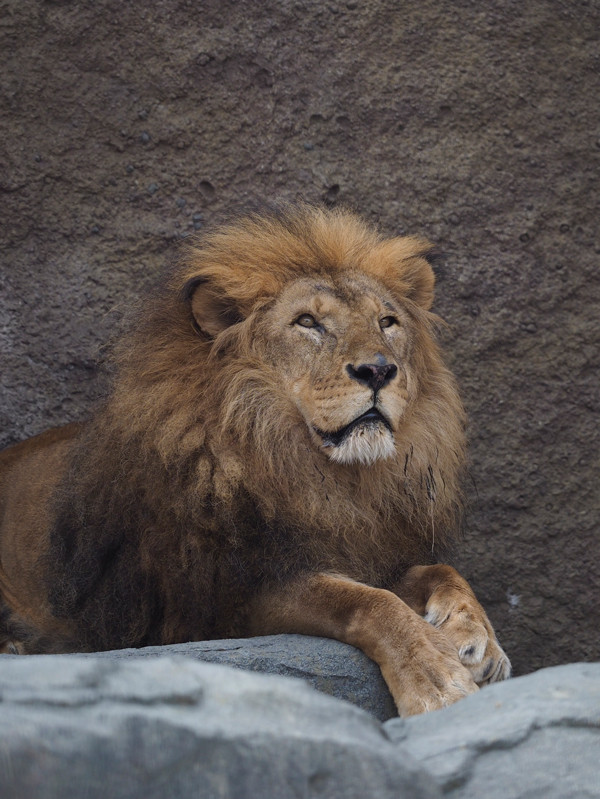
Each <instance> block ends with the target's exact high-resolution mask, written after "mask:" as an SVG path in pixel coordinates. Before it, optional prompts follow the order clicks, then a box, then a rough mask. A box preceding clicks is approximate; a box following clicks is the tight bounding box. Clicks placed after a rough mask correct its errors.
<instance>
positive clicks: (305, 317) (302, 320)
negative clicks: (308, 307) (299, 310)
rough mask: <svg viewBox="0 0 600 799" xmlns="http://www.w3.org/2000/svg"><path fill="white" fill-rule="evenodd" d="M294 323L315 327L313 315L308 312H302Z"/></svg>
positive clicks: (315, 322) (315, 321)
mask: <svg viewBox="0 0 600 799" xmlns="http://www.w3.org/2000/svg"><path fill="white" fill-rule="evenodd" d="M294 324H295V325H300V327H316V326H317V320H316V319H315V317H314V316H311V315H310V314H309V313H303V314H302V315H301V316H299V317H298V318H297V319H296V321H295V322H294Z"/></svg>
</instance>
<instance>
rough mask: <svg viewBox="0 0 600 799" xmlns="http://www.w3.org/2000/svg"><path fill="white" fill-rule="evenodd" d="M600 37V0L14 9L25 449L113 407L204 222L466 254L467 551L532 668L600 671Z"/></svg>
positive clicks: (462, 318) (447, 312) (7, 257)
mask: <svg viewBox="0 0 600 799" xmlns="http://www.w3.org/2000/svg"><path fill="white" fill-rule="evenodd" d="M599 31H600V9H599V7H598V4H597V3H594V2H589V1H588V0H573V2H570V3H566V2H564V3H563V2H555V0H531V2H529V3H522V2H520V0H498V1H497V2H492V3H483V4H482V3H480V2H477V1H476V0H460V1H459V2H453V3H450V2H446V3H440V2H437V1H436V0H422V2H420V3H414V2H410V3H409V2H400V3H398V2H396V0H365V2H362V3H356V2H340V0H331V1H330V2H327V3H310V2H305V1H303V0H278V1H277V2H274V1H273V0H266V2H261V3H258V4H253V3H250V4H248V3H236V2H233V1H232V0H218V2H217V0H203V2H196V1H195V0H156V1H155V2H153V3H150V4H144V3H123V2H121V0H98V2H94V3H91V2H82V3H72V2H68V0H53V1H52V0H47V1H46V2H37V0H35V1H34V0H4V1H3V2H2V3H1V4H0V36H1V42H0V52H2V60H3V68H2V70H1V72H0V81H1V83H2V100H1V102H2V112H1V114H0V141H1V142H2V148H3V149H4V150H5V154H4V156H2V167H1V171H0V196H1V205H2V223H3V224H2V225H1V226H0V237H1V238H0V247H1V252H2V260H1V266H0V269H1V271H0V348H1V349H0V357H1V370H0V381H1V386H2V393H1V397H0V439H1V443H2V444H10V443H11V442H14V441H17V440H19V439H21V438H24V437H26V436H28V435H31V434H34V433H37V432H39V431H41V430H43V429H45V428H46V427H49V426H51V425H55V424H60V423H62V422H66V421H69V420H72V419H78V418H81V417H83V416H85V415H86V414H87V413H88V412H89V410H90V408H91V406H92V403H93V400H94V398H95V396H96V395H97V392H98V374H97V373H98V363H100V362H101V361H102V357H103V345H104V343H105V342H106V341H107V340H108V339H109V338H110V337H111V335H113V333H114V331H115V329H116V328H117V327H118V321H119V319H120V317H121V315H122V313H123V312H124V311H126V310H127V308H128V306H129V305H130V303H131V301H132V300H133V299H135V298H136V297H138V296H139V294H140V292H142V291H144V290H145V289H146V288H147V287H148V286H149V285H151V284H152V283H153V282H154V281H155V280H156V278H157V276H158V275H159V273H160V271H161V269H162V268H163V266H164V265H165V264H166V263H167V262H168V261H169V260H171V259H172V258H173V257H174V256H175V254H176V252H177V243H178V241H179V240H180V239H181V238H182V237H184V236H186V235H188V234H192V233H195V232H197V231H201V230H202V229H203V228H204V227H205V226H206V225H209V224H211V223H213V222H215V221H218V220H219V219H221V218H223V216H225V215H226V214H228V213H229V212H231V211H238V210H244V209H247V208H249V207H251V206H254V205H256V204H260V203H262V202H270V201H272V200H278V199H294V198H296V197H298V196H303V197H305V198H306V199H308V200H311V201H314V200H324V201H325V202H327V203H330V204H335V203H346V204H349V205H351V206H353V207H355V208H356V209H357V210H359V211H360V212H362V213H363V214H365V215H366V216H367V217H369V218H372V219H376V220H379V221H380V223H381V226H382V228H383V230H384V231H385V232H386V233H389V234H394V233H405V232H406V233H416V234H419V235H425V236H428V237H429V238H430V239H432V240H433V241H435V242H437V243H438V245H439V247H440V249H441V250H442V251H443V253H444V254H445V257H444V260H443V261H442V262H441V263H440V265H439V266H438V267H437V271H438V294H437V302H436V308H437V310H438V312H439V313H440V314H441V315H442V316H443V317H444V318H445V319H446V320H447V321H448V322H449V324H450V331H449V332H448V333H447V334H446V336H445V339H446V347H447V350H448V352H449V357H450V360H451V363H452V366H453V368H454V370H455V371H456V373H457V375H458V378H459V380H460V384H461V386H462V389H463V394H464V398H465V401H466V404H467V407H468V410H469V413H470V420H471V422H470V439H471V480H470V482H469V495H470V509H469V513H468V516H467V522H466V533H465V542H464V547H463V549H462V550H461V551H460V552H459V554H458V555H457V561H456V562H457V564H458V565H459V566H460V568H461V569H462V570H463V572H464V573H465V575H466V576H467V577H468V578H469V579H470V580H471V581H472V583H473V585H474V587H475V589H476V591H477V592H478V594H479V596H480V598H481V599H482V601H483V603H484V604H485V605H486V607H487V608H488V610H489V612H490V615H491V617H492V619H493V621H494V622H495V624H496V626H497V628H498V632H499V637H500V639H501V641H502V643H503V645H504V646H505V648H506V650H507V652H508V653H509V655H510V657H511V659H512V661H513V663H514V665H515V668H516V671H517V672H525V671H528V670H531V669H534V668H537V667H540V666H542V665H551V664H556V663H562V662H566V661H572V660H577V659H583V660H586V659H587V660H589V659H597V658H598V657H599V656H600V639H599V636H598V626H597V620H596V613H597V608H598V606H599V604H600V565H599V564H600V551H599V549H600V544H599V543H598V535H597V530H598V517H599V510H600V508H599V502H600V501H599V492H598V490H597V486H598V482H599V478H600V465H599V462H598V452H599V438H600V432H599V425H598V421H597V420H598V411H599V398H600V391H599V390H598V360H599V358H600V355H599V352H600V347H599V344H600V330H599V324H600V323H599V319H600V314H599V313H598V305H597V302H598V299H599V295H600V277H599V274H600V272H599V270H598V252H600V239H599V237H598V227H597V225H598V218H599V213H598V203H599V199H598V198H599V197H600V192H599V190H598V182H597V175H598V167H599V159H600V125H599V122H600V114H599V105H598V97H599V96H600V71H599V70H600V55H599V53H600V50H599V47H598V36H599Z"/></svg>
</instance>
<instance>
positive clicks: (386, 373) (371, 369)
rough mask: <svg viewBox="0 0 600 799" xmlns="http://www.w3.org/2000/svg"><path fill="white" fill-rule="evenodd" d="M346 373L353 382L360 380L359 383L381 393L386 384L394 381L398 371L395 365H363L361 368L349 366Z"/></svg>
mask: <svg viewBox="0 0 600 799" xmlns="http://www.w3.org/2000/svg"><path fill="white" fill-rule="evenodd" d="M346 371H347V372H348V374H349V375H350V377H351V378H352V379H353V380H358V382H359V383H364V384H365V385H366V386H369V388H372V389H373V391H379V389H380V388H383V386H385V384H386V383H389V382H390V380H393V379H394V377H395V376H396V372H397V371H398V367H397V366H396V364H395V363H385V364H382V365H380V364H377V363H361V364H360V366H352V364H350V363H349V364H348V366H347V367H346Z"/></svg>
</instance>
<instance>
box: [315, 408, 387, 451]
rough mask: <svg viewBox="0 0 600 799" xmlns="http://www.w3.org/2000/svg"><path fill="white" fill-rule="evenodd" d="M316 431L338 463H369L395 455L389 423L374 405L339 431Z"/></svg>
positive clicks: (325, 448) (326, 449) (324, 447)
mask: <svg viewBox="0 0 600 799" xmlns="http://www.w3.org/2000/svg"><path fill="white" fill-rule="evenodd" d="M317 432H318V434H319V435H320V437H321V438H322V440H323V449H324V450H325V452H326V454H327V455H328V457H329V458H331V460H332V461H334V462H335V463H341V464H346V465H349V464H353V463H354V464H356V463H359V464H365V465H369V464H371V463H375V461H378V460H385V459H386V458H391V457H393V456H394V454H395V448H394V436H393V434H392V430H391V427H390V424H389V422H388V421H387V419H386V418H385V417H384V416H382V415H381V413H379V411H377V410H375V409H374V408H371V409H370V410H369V411H367V412H366V413H365V414H363V415H362V416H360V417H358V418H357V419H355V420H354V421H353V422H351V423H350V424H349V425H348V426H347V427H345V428H343V429H342V430H339V431H337V432H336V433H324V432H322V431H320V430H318V431H317Z"/></svg>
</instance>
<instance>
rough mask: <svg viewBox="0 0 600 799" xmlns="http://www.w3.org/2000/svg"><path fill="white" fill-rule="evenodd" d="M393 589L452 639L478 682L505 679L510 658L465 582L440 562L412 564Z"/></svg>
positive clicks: (483, 682) (462, 659)
mask: <svg viewBox="0 0 600 799" xmlns="http://www.w3.org/2000/svg"><path fill="white" fill-rule="evenodd" d="M394 592H395V593H396V594H397V595H398V596H399V597H400V598H401V599H402V600H403V601H404V602H406V604H407V605H409V607H411V608H412V609H413V610H414V611H415V612H416V613H418V614H419V615H420V616H423V617H424V618H425V620H426V621H428V622H430V623H431V624H432V625H433V626H434V627H436V628H437V629H438V630H441V631H442V632H444V633H445V634H446V636H447V637H448V638H449V639H450V640H451V641H452V643H453V644H454V646H455V647H456V650H457V652H458V655H459V658H460V660H461V663H463V664H464V665H465V666H466V667H467V668H468V669H469V671H470V672H471V674H472V675H473V679H474V680H475V682H476V683H477V684H478V685H484V684H486V683H491V682H496V681H497V680H505V679H506V678H507V677H509V676H510V661H509V659H508V657H507V656H506V654H505V653H504V651H503V650H502V648H501V647H500V645H499V643H498V640H497V639H496V635H495V633H494V629H493V627H492V625H491V623H490V620H489V619H488V617H487V615H486V612H485V611H484V609H483V608H482V607H481V605H480V604H479V602H478V601H477V597H476V596H475V594H474V593H473V590H472V588H471V586H470V585H469V583H468V582H467V581H466V580H465V579H464V578H463V577H461V575H460V574H459V573H458V572H457V571H456V569H453V568H452V566H445V565H442V564H439V565H436V566H413V567H412V568H411V569H409V570H408V571H407V572H406V574H405V576H404V578H403V579H402V581H401V582H400V583H399V584H398V585H396V586H394Z"/></svg>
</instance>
